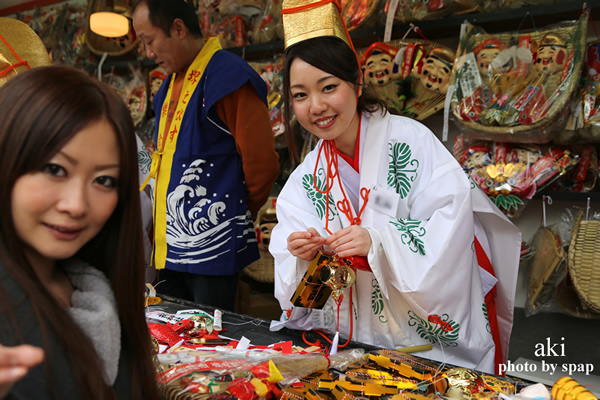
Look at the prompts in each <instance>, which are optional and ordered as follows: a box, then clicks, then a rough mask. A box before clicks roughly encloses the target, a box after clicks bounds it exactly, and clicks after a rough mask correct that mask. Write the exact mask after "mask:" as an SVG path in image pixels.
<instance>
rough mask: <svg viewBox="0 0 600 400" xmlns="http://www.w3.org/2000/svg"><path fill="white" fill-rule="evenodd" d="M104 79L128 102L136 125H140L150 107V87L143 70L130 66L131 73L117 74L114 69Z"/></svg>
mask: <svg viewBox="0 0 600 400" xmlns="http://www.w3.org/2000/svg"><path fill="white" fill-rule="evenodd" d="M104 80H105V81H106V82H107V83H108V84H109V85H111V86H112V87H113V88H114V89H115V90H116V91H117V93H118V94H119V95H120V96H121V98H122V99H123V101H124V102H125V104H127V107H128V108H129V112H130V113H131V118H132V119H133V123H134V125H135V126H136V127H139V126H140V125H141V123H142V122H143V120H144V117H145V116H146V111H147V108H148V101H147V100H148V89H147V87H146V79H144V76H143V74H142V71H141V70H140V69H139V68H134V67H133V66H130V74H129V75H127V76H123V75H117V74H116V73H115V71H114V69H113V71H111V73H110V74H106V75H105V76H104Z"/></svg>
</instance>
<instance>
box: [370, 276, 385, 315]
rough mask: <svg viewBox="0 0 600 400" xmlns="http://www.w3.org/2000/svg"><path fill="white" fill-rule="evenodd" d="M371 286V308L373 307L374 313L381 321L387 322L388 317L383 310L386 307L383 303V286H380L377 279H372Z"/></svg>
mask: <svg viewBox="0 0 600 400" xmlns="http://www.w3.org/2000/svg"><path fill="white" fill-rule="evenodd" d="M371 287H372V288H373V290H372V291H371V308H372V309H373V315H375V316H377V318H378V319H379V322H381V323H382V324H386V323H387V318H385V316H384V315H383V310H384V308H385V306H384V304H383V295H382V294H381V288H380V287H379V282H377V279H373V280H372V281H371Z"/></svg>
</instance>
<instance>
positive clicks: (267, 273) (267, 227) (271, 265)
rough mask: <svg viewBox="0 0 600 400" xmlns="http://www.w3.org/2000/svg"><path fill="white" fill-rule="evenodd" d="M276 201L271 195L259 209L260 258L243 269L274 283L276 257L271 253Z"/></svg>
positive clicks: (255, 224)
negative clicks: (270, 243) (270, 246)
mask: <svg viewBox="0 0 600 400" xmlns="http://www.w3.org/2000/svg"><path fill="white" fill-rule="evenodd" d="M274 203H275V198H274V197H270V198H269V199H268V200H267V202H266V203H265V204H264V205H263V206H262V207H261V208H260V210H258V214H257V215H256V221H255V222H254V226H255V228H256V230H257V232H259V235H260V240H259V243H258V250H259V252H260V258H259V259H258V260H256V261H254V262H253V263H252V264H250V265H248V266H247V267H246V268H244V269H243V270H242V271H243V272H244V273H245V274H246V275H248V276H249V277H250V278H252V279H254V280H256V281H258V282H264V283H273V282H274V281H275V259H274V258H273V256H272V255H271V253H269V242H270V239H271V229H272V227H273V226H274V225H275V224H276V222H277V217H276V215H275V208H274Z"/></svg>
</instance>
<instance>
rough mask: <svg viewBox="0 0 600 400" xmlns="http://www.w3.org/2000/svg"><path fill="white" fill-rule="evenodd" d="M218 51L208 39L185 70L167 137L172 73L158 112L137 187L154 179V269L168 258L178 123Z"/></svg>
mask: <svg viewBox="0 0 600 400" xmlns="http://www.w3.org/2000/svg"><path fill="white" fill-rule="evenodd" d="M218 50H221V44H220V43H219V39H217V38H210V39H208V41H207V42H206V44H204V46H203V47H202V50H201V51H200V53H198V56H196V59H195V60H194V62H193V63H192V65H190V67H189V68H188V71H187V73H186V78H185V81H184V83H183V87H182V88H181V94H180V96H179V99H178V101H177V108H176V109H175V114H174V116H173V120H172V121H171V126H170V129H169V132H168V135H166V133H167V132H165V128H166V125H167V112H168V110H169V103H170V101H171V95H172V92H173V82H175V77H176V75H175V74H173V76H172V77H171V82H170V83H169V90H168V91H167V97H166V98H165V101H164V103H163V106H162V109H161V115H160V123H159V125H158V140H157V143H156V151H155V152H154V154H152V165H151V167H150V173H149V175H148V178H146V180H145V181H144V183H143V184H142V185H141V186H140V191H142V190H143V189H144V188H145V187H146V185H147V184H148V181H149V180H150V178H155V183H154V207H153V214H154V245H153V251H152V258H153V260H154V266H155V268H156V269H163V268H164V267H165V262H166V258H167V238H166V235H167V189H168V187H169V181H170V179H171V165H172V163H173V155H174V154H175V148H176V144H177V137H178V135H179V130H180V127H181V121H182V120H183V116H184V114H185V110H186V108H187V105H188V103H189V99H190V97H191V96H192V93H194V90H196V86H197V85H198V83H199V82H200V77H201V76H202V74H203V73H204V69H205V68H206V66H207V65H208V62H209V61H210V59H211V58H212V56H213V55H214V54H215V52H217V51H218ZM159 171H160V175H161V176H160V179H158V175H159Z"/></svg>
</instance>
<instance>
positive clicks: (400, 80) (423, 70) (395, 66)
mask: <svg viewBox="0 0 600 400" xmlns="http://www.w3.org/2000/svg"><path fill="white" fill-rule="evenodd" d="M453 63H454V51H452V50H451V49H450V48H448V47H446V46H442V45H438V44H436V43H432V42H428V41H421V40H414V41H411V40H397V41H391V42H387V43H383V42H375V43H373V44H371V46H369V47H368V48H367V49H366V50H365V51H364V52H363V53H362V55H361V57H360V64H361V66H362V68H363V71H364V77H365V84H368V85H369V86H370V87H371V88H372V89H373V90H374V91H375V92H376V93H377V95H379V96H380V97H381V98H383V99H384V100H385V101H386V103H387V104H388V108H389V110H390V112H391V113H393V114H399V115H404V116H408V117H411V118H414V119H417V120H423V119H425V118H427V117H429V116H430V115H432V114H434V113H436V112H437V111H439V110H441V109H442V108H443V107H444V101H445V98H446V92H447V91H448V84H449V82H450V76H451V73H452V68H453Z"/></svg>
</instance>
